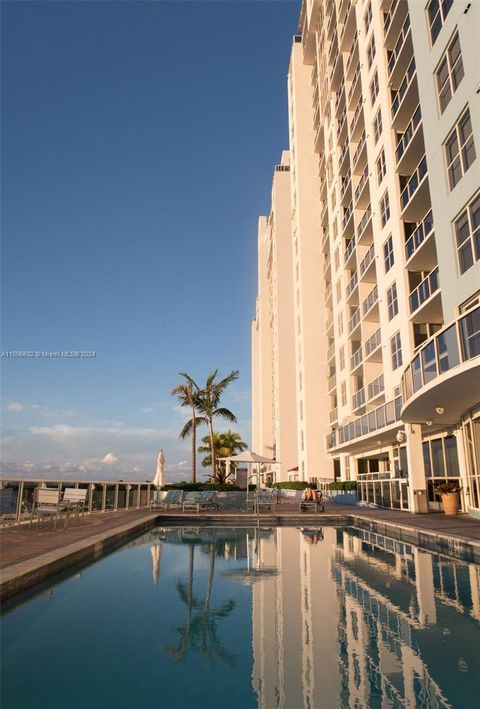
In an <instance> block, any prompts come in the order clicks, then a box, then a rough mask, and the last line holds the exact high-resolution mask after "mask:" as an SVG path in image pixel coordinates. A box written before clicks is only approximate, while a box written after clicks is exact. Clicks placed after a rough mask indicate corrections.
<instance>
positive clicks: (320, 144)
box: [313, 121, 325, 153]
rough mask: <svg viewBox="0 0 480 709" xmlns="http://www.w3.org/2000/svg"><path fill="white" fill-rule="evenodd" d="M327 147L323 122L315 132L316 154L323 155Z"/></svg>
mask: <svg viewBox="0 0 480 709" xmlns="http://www.w3.org/2000/svg"><path fill="white" fill-rule="evenodd" d="M324 147H325V132H324V130H323V121H320V122H319V124H318V127H317V129H316V131H315V143H314V148H313V149H314V152H316V153H321V152H322V150H323V148H324Z"/></svg>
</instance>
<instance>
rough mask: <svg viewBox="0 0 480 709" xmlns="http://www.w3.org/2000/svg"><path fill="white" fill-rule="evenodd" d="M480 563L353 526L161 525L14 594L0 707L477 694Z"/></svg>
mask: <svg viewBox="0 0 480 709" xmlns="http://www.w3.org/2000/svg"><path fill="white" fill-rule="evenodd" d="M479 568H480V567H478V566H476V565H474V564H471V563H466V562H462V561H461V560H458V559H452V558H449V557H448V556H444V555H440V554H435V553H432V552H428V551H424V550H421V549H419V548H417V547H415V546H413V545H410V544H406V543H404V542H399V541H397V540H393V539H390V538H388V537H385V536H381V535H378V534H373V533H372V532H370V531H367V530H360V529H354V528H344V529H339V528H332V527H324V528H321V527H315V528H303V529H301V530H299V529H295V528H278V529H272V528H267V527H261V528H252V529H246V528H218V527H217V528H193V527H183V528H169V529H165V528H157V529H155V530H153V531H152V532H149V533H148V534H145V535H143V536H141V537H139V538H137V539H135V540H133V541H132V542H130V543H128V544H127V545H125V546H124V547H122V548H121V549H119V550H117V551H116V552H115V553H112V554H110V555H108V556H106V557H103V558H102V559H100V560H99V561H98V562H96V563H94V564H91V565H89V566H85V567H84V568H82V569H81V570H77V571H76V572H74V573H73V574H70V576H68V577H67V576H65V577H63V578H60V579H59V580H57V582H56V583H50V584H48V585H47V584H45V585H44V586H42V587H39V589H38V592H37V593H36V594H35V595H30V596H29V597H28V598H27V597H23V599H21V600H18V601H17V602H15V603H11V604H9V605H7V606H6V607H5V610H4V614H3V618H2V627H3V631H2V677H3V682H2V707H3V709H17V708H18V709H30V708H33V707H41V708H42V709H54V708H55V709H56V708H57V707H58V708H61V709H66V708H67V707H68V708H69V709H70V708H73V709H76V708H77V707H78V708H80V707H82V709H83V708H84V707H90V708H92V709H96V708H97V707H98V708H100V707H101V708H102V709H106V708H108V709H110V708H112V709H113V708H114V709H123V708H125V709H126V708H127V707H128V708H135V709H150V708H152V709H153V707H155V708H158V707H165V708H168V709H170V708H171V709H186V708H187V707H188V708H190V707H200V708H202V709H203V708H205V709H213V708H215V709H216V708H217V707H224V706H225V707H226V706H228V707H234V708H238V709H248V708H249V707H252V708H253V707H262V709H263V708H265V709H270V708H272V709H273V707H282V708H284V709H297V707H298V708H300V707H309V708H311V709H313V708H317V707H319V708H322V709H323V708H325V709H335V708H336V707H368V708H370V707H386V706H388V707H407V706H408V707H455V708H456V707H458V708H460V707H461V708H462V709H468V708H469V707H472V708H473V707H474V706H477V705H478V704H477V702H478V697H479V696H480V679H479V677H480V659H479V658H480V573H479Z"/></svg>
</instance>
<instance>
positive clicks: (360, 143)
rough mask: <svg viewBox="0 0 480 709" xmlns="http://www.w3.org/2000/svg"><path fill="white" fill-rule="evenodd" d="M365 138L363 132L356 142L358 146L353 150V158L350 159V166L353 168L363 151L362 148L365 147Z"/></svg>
mask: <svg viewBox="0 0 480 709" xmlns="http://www.w3.org/2000/svg"><path fill="white" fill-rule="evenodd" d="M366 138H367V136H366V135H365V131H363V133H362V135H361V136H360V140H359V141H358V145H357V147H356V148H355V152H354V153H353V158H352V166H353V167H355V165H356V164H357V162H358V158H359V157H360V153H361V152H362V150H363V146H364V145H365V141H366Z"/></svg>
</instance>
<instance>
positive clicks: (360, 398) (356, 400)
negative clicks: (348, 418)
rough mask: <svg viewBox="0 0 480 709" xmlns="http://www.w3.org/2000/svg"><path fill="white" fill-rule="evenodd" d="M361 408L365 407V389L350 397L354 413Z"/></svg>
mask: <svg viewBox="0 0 480 709" xmlns="http://www.w3.org/2000/svg"><path fill="white" fill-rule="evenodd" d="M361 406H365V389H363V387H362V389H359V390H358V391H357V392H356V393H355V394H354V395H353V396H352V409H353V410H354V411H355V409H359V408H360V407H361Z"/></svg>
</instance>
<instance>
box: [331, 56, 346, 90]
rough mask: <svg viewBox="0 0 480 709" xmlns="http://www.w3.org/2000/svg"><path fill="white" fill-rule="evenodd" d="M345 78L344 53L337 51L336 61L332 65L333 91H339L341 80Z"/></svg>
mask: <svg viewBox="0 0 480 709" xmlns="http://www.w3.org/2000/svg"><path fill="white" fill-rule="evenodd" d="M342 78H343V54H342V53H341V52H338V51H337V53H336V57H335V61H334V63H333V66H332V71H331V74H330V88H331V90H332V91H337V90H338V87H339V86H340V82H341V81H342Z"/></svg>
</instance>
